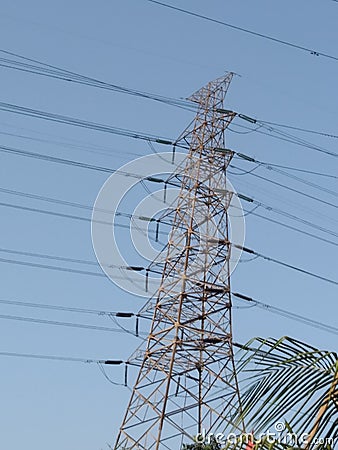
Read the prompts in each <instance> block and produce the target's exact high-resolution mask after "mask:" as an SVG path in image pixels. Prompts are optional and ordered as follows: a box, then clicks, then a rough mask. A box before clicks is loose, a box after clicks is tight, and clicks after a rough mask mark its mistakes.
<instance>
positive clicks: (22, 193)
mask: <svg viewBox="0 0 338 450" xmlns="http://www.w3.org/2000/svg"><path fill="white" fill-rule="evenodd" d="M0 192H4V193H8V194H13V195H18V196H21V197H27V198H32V199H36V200H41V201H45V202H48V203H55V204H62V205H65V206H72V207H76V208H81V209H85V210H89V211H92V210H93V207H91V206H89V205H83V204H80V203H75V202H68V201H63V200H59V199H55V198H51V197H45V196H40V195H35V194H29V193H25V192H21V191H15V190H11V189H4V188H0ZM242 198H243V196H242ZM244 199H246V200H248V201H249V200H250V201H251V200H252V202H255V204H256V205H257V206H261V207H263V208H264V209H266V210H267V211H269V212H271V211H273V212H277V213H279V214H281V215H284V216H286V217H289V218H291V219H293V220H296V221H299V222H301V223H303V224H306V225H309V222H307V221H305V223H304V222H303V219H301V218H299V217H297V216H294V215H289V213H286V212H284V211H281V210H275V208H273V207H271V206H267V205H264V204H263V203H261V202H257V201H255V200H253V199H249V197H246V196H244ZM0 206H3V207H9V208H14V209H18V210H24V211H29V212H34V213H40V214H46V215H52V216H56V217H61V218H67V219H71V220H80V221H85V222H91V221H93V220H91V219H90V218H86V217H81V216H76V215H74V214H65V213H58V212H55V211H49V210H44V209H41V208H31V207H25V206H21V205H15V204H12V203H5V202H0ZM105 212H106V213H111V211H105ZM244 212H245V213H246V215H253V216H256V217H259V218H261V219H264V220H266V221H268V222H271V223H275V224H277V225H280V226H282V227H284V228H287V229H290V230H292V231H296V232H299V233H302V234H303V235H306V236H309V237H311V238H314V239H316V240H319V241H322V242H326V243H328V244H331V245H335V246H337V245H338V243H336V242H334V241H331V240H329V239H325V238H323V237H321V236H318V235H317V234H312V233H309V232H308V231H305V230H303V229H300V228H296V227H294V226H291V225H289V224H285V223H283V222H280V221H277V220H274V219H272V218H269V217H266V216H262V215H261V214H258V213H257V212H256V211H253V210H251V211H248V210H244ZM115 216H121V217H127V218H129V219H139V220H143V221H146V222H156V223H157V224H159V223H162V224H164V225H170V224H169V223H168V222H165V221H164V220H162V219H154V218H151V217H146V216H137V215H133V214H129V213H124V212H116V213H115ZM290 216H291V217H290ZM94 222H97V221H94ZM100 223H103V224H107V225H109V226H111V225H112V222H103V221H100ZM114 226H116V227H118V228H124V229H127V230H130V229H131V228H132V229H133V228H135V227H133V226H132V225H131V224H130V225H124V224H120V223H117V222H114ZM311 226H312V227H315V228H316V229H317V227H316V225H315V224H312V223H311ZM135 229H137V230H139V231H143V232H144V233H148V234H149V230H147V229H142V228H139V227H137V228H135ZM320 230H321V231H322V227H320ZM324 231H330V230H327V229H324ZM156 234H161V235H163V236H166V235H167V233H165V232H163V231H161V230H156ZM154 239H155V241H156V237H155V238H154Z"/></svg>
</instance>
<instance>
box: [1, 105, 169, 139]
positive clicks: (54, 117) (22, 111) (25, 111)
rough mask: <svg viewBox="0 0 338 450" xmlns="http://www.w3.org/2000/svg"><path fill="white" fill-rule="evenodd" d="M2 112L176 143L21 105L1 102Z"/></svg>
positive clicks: (132, 136) (130, 136)
mask: <svg viewBox="0 0 338 450" xmlns="http://www.w3.org/2000/svg"><path fill="white" fill-rule="evenodd" d="M0 110H1V111H5V112H10V113H13V114H19V115H23V116H27V117H33V118H38V119H43V120H48V121H51V122H57V123H61V124H65V125H73V126H76V127H81V128H86V129H89V130H95V131H101V132H104V133H110V134H115V135H118V136H125V137H129V138H132V139H141V140H144V141H151V142H156V143H158V144H164V145H173V144H174V142H172V141H170V140H168V139H162V138H160V137H159V136H156V135H153V134H145V133H140V132H138V131H133V130H128V129H124V128H119V127H113V126H110V125H103V124H99V123H95V122H90V121H87V120H81V119H77V118H74V117H69V116H64V115H61V114H54V113H50V112H46V111H40V110H38V109H32V108H26V107H24V106H20V105H14V104H11V103H4V102H0Z"/></svg>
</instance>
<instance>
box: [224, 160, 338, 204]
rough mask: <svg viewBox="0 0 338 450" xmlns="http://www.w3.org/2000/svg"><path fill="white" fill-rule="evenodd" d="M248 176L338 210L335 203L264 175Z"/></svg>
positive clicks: (251, 173)
mask: <svg viewBox="0 0 338 450" xmlns="http://www.w3.org/2000/svg"><path fill="white" fill-rule="evenodd" d="M231 167H233V168H234V169H237V170H242V171H244V170H243V169H241V168H240V167H236V166H234V165H233V164H232V165H231ZM244 172H245V171H244ZM248 175H252V176H253V177H256V178H259V179H261V180H264V181H267V182H268V183H272V184H274V185H276V186H279V187H282V188H284V189H287V190H289V191H291V192H295V193H296V194H299V195H302V196H304V197H307V198H310V199H311V200H315V201H317V202H319V203H322V204H325V205H327V206H332V207H333V208H338V205H336V204H334V203H331V202H327V201H326V200H323V199H321V198H318V197H315V196H314V195H311V194H307V193H306V192H303V191H300V190H299V189H295V188H293V187H291V186H287V185H285V184H283V183H279V182H278V181H274V180H270V179H269V178H266V177H263V176H262V175H258V174H256V173H253V172H252V171H250V172H248Z"/></svg>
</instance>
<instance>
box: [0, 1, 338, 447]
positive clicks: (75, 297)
mask: <svg viewBox="0 0 338 450" xmlns="http://www.w3.org/2000/svg"><path fill="white" fill-rule="evenodd" d="M183 3H184V7H186V8H188V9H192V10H194V11H196V12H199V13H202V14H207V15H209V16H212V17H215V18H218V19H220V20H224V21H226V22H230V23H234V24H236V25H239V26H242V27H247V28H250V29H253V30H256V31H259V32H263V33H266V34H270V35H273V36H276V37H280V38H281V39H286V40H289V41H294V42H296V43H299V44H300V45H304V46H306V47H310V48H314V49H315V50H318V51H323V52H326V53H330V54H333V55H337V54H338V53H337V42H338V29H337V18H338V4H337V3H336V2H334V1H331V0H311V1H305V0H297V1H291V0H288V1H284V2H281V1H280V2H271V1H268V0H265V1H264V0H257V1H255V2H252V1H248V0H247V1H245V0H240V1H237V2H230V1H229V2H225V1H222V0H213V1H211V2H204V1H201V0H194V1H193V0H186V1H185V2H179V1H178V0H172V4H174V5H177V6H182V4H183ZM0 36H1V47H2V48H3V49H5V50H9V51H13V52H17V53H20V54H23V55H25V56H28V57H32V58H36V59H40V60H42V61H45V62H47V63H50V64H55V65H58V66H61V67H64V68H68V69H69V70H74V71H78V72H81V73H83V74H86V75H89V76H93V77H96V78H99V79H102V80H105V81H108V82H112V83H115V84H121V85H123V86H127V87H131V88H136V89H140V90H145V91H151V92H156V93H159V94H162V95H165V96H172V97H175V98H179V97H187V96H189V94H191V93H192V92H194V91H195V90H196V89H198V88H199V87H201V86H203V85H204V84H205V83H206V82H208V81H209V80H211V79H213V78H216V77H218V76H220V75H222V74H223V73H224V72H225V71H226V70H232V71H234V72H236V73H238V74H240V75H241V77H236V78H235V79H234V81H233V83H232V86H231V90H230V93H229V98H228V101H229V103H228V107H229V108H233V109H234V110H236V111H240V112H242V113H244V114H247V115H251V116H254V117H258V118H260V119H264V120H270V121H275V122H280V123H287V124H294V125H298V126H303V127H306V128H313V129H317V130H322V131H328V132H331V133H335V134H337V131H338V129H337V112H338V111H337V108H338V107H337V79H338V62H337V61H332V60H329V59H325V58H322V57H316V56H311V55H309V54H306V53H302V52H300V51H298V50H294V49H291V48H287V47H282V46H279V45H276V44H274V43H272V42H269V41H265V40H262V39H260V38H255V37H252V36H248V35H244V34H241V33H238V32H236V31H233V30H229V29H226V28H224V27H221V26H218V25H216V24H211V23H207V22H203V21H201V20H198V19H194V18H191V17H187V16H184V15H181V14H179V13H176V12H173V11H168V10H166V9H163V8H160V7H158V6H156V5H153V4H150V3H148V2H147V1H145V0H124V1H116V0H115V1H114V0H111V1H99V2H89V1H86V0H84V1H81V2H80V1H78V0H74V1H72V2H69V1H65V0H60V1H59V2H53V3H52V2H44V1H41V0H32V1H30V2H29V3H27V2H25V1H23V0H17V1H15V2H13V1H9V0H3V1H2V5H1V15H0ZM0 77H1V95H0V101H2V102H8V103H14V104H18V105H23V106H27V107H31V108H36V109H41V110H46V111H51V112H55V113H59V114H66V115H69V116H73V117H79V118H83V119H86V120H92V121H95V122H100V123H105V124H110V125H114V126H119V127H122V128H130V129H135V130H140V131H144V132H149V133H154V134H157V135H164V136H169V137H176V136H178V135H179V134H180V132H181V131H182V130H183V129H184V128H185V126H186V125H187V124H188V122H189V121H190V120H191V119H192V115H191V114H190V113H189V112H186V111H181V110H178V109H175V108H171V107H169V106H163V105H158V104H156V103H154V102H150V101H144V100H141V99H138V98H134V97H128V96H124V95H120V94H114V93H109V92H105V91H100V90H96V89H94V88H89V87H84V86H77V85H72V84H67V83H64V82H62V81H56V80H51V79H46V78H41V77H37V76H34V75H29V74H23V73H18V72H14V71H9V70H6V69H3V68H1V69H0ZM238 123H239V122H238ZM244 124H245V123H244ZM234 129H236V128H234ZM237 130H238V131H241V130H239V129H237ZM242 131H243V130H242ZM4 133H7V134H4ZM8 133H11V134H15V135H25V136H29V137H31V138H34V139H35V138H38V139H44V140H46V141H48V142H39V141H35V140H31V139H27V138H20V137H18V136H10V135H8ZM302 137H305V138H308V139H309V140H311V142H314V143H316V144H318V145H322V146H324V147H326V148H328V149H329V150H331V151H335V152H337V140H334V139H326V138H319V137H318V136H311V135H308V136H306V135H305V136H302ZM0 140H1V141H0V142H1V145H8V146H12V147H17V148H21V149H25V150H28V151H37V152H41V153H45V154H48V155H54V156H59V157H64V158H69V159H76V160H81V161H85V162H88V163H91V164H97V165H105V166H110V167H113V168H117V167H119V166H120V165H121V164H123V163H125V162H127V161H129V160H131V159H132V158H133V156H132V155H131V154H130V153H135V154H138V155H145V154H147V153H149V152H150V149H149V147H148V146H147V145H146V143H142V142H139V141H133V140H129V139H126V138H120V137H116V136H112V135H107V134H103V133H99V132H95V131H88V130H83V129H76V128H74V127H70V126H66V125H58V124H53V123H48V122H43V121H39V120H37V119H29V118H26V117H23V116H22V117H20V116H17V115H12V114H9V113H4V112H1V113H0ZM60 140H62V141H63V142H65V143H67V144H69V143H73V144H74V143H75V144H77V145H79V146H80V147H81V145H83V143H87V145H89V146H91V147H92V150H95V149H94V148H93V147H94V146H96V150H98V147H100V150H103V151H105V152H107V154H101V153H98V152H93V153H92V152H88V151H84V149H83V148H82V149H81V148H71V147H65V146H61V145H59V144H56V143H53V142H52V141H60ZM71 140H74V141H71ZM78 141H80V144H79V142H78ZM228 144H229V146H230V147H232V148H234V149H235V150H237V151H239V152H242V153H245V154H249V155H252V156H254V157H255V158H257V159H261V160H264V161H269V162H272V163H277V164H284V165H291V166H297V167H303V168H305V169H308V170H317V171H320V172H327V173H328V172H330V173H335V174H337V165H335V164H336V159H335V158H330V157H328V156H326V155H324V154H320V153H316V152H314V151H312V150H310V149H307V148H302V147H297V146H294V145H291V144H288V143H286V142H282V141H279V140H274V139H272V138H270V137H267V136H263V135H260V134H257V133H250V134H236V133H233V132H230V133H229V134H228ZM242 167H247V168H248V169H249V168H250V166H244V165H242ZM0 171H1V172H0V173H1V178H0V180H1V181H0V187H1V188H6V189H14V190H19V191H26V192H29V193H34V194H40V195H46V196H50V197H55V198H59V199H64V200H67V201H74V202H80V203H84V204H89V205H92V204H93V202H94V201H95V198H96V195H97V193H98V191H99V189H100V187H101V186H102V184H103V183H104V181H105V179H106V178H107V176H106V174H103V173H95V172H91V171H86V170H83V169H76V168H74V167H63V166H61V165H60V166H59V165H56V164H50V163H47V162H43V161H39V160H33V159H32V160H30V159H25V158H20V157H16V156H13V155H9V154H1V165H0ZM257 173H259V174H261V175H264V176H267V177H272V178H274V179H275V180H277V181H280V182H283V183H286V184H289V185H290V186H292V187H295V188H298V189H301V190H306V192H308V193H310V194H313V195H317V196H319V197H320V198H323V199H325V200H326V201H330V202H331V201H333V202H334V201H335V197H333V196H331V195H330V194H327V193H324V192H320V191H317V190H314V189H312V188H310V187H306V186H304V185H302V184H299V183H296V182H295V181H292V182H291V180H289V179H288V178H283V177H282V176H278V177H276V175H273V174H272V173H271V172H268V171H266V170H264V169H259V172H257ZM302 176H303V177H304V178H307V179H308V180H309V181H313V182H316V183H320V184H321V185H322V186H325V187H326V188H329V189H335V190H336V187H337V186H336V185H335V184H334V183H333V182H332V181H331V182H330V181H329V180H326V179H324V178H323V179H322V178H320V177H314V176H311V175H308V176H306V175H302ZM231 182H232V183H233V185H234V186H235V188H236V189H237V190H238V192H242V193H243V194H246V195H248V196H251V197H254V198H256V199H257V200H260V201H262V202H264V203H267V204H269V205H273V206H275V207H279V208H280V209H283V210H285V211H288V212H289V213H291V214H298V215H300V216H301V217H303V218H305V219H306V220H308V221H311V222H313V223H316V224H318V225H321V226H323V227H327V228H330V229H331V230H334V231H335V230H337V214H336V209H334V208H332V207H329V206H327V205H326V206H324V205H323V204H320V203H318V202H314V201H312V200H310V199H306V198H304V197H301V196H299V195H297V194H293V193H291V192H289V191H287V190H284V189H282V188H274V187H272V186H270V185H269V184H267V183H264V182H262V181H259V180H257V179H255V178H254V177H252V176H250V175H247V176H235V175H232V177H231ZM0 201H1V202H11V203H15V204H18V205H25V206H29V207H37V208H39V207H41V208H45V209H48V208H49V209H50V210H57V211H59V212H65V213H68V214H72V213H75V214H81V215H83V216H84V217H85V216H86V212H85V211H83V212H81V211H74V209H72V208H66V207H64V206H58V207H57V206H55V205H46V204H43V203H42V202H38V201H36V200H29V199H24V198H15V197H13V196H10V195H7V194H3V193H0ZM127 206H128V205H127ZM0 212H1V224H0V227H1V240H0V247H1V248H11V249H15V250H23V251H28V252H30V251H31V252H40V253H49V254H52V255H53V254H54V255H60V256H66V257H72V258H80V259H89V260H94V252H93V249H92V243H91V236H90V224H89V223H88V222H79V221H72V220H67V219H62V218H57V217H53V216H46V215H40V214H35V213H30V212H27V211H26V212H25V211H20V210H11V209H9V208H5V207H0ZM261 213H262V214H268V213H267V212H266V211H265V212H264V211H263V210H262V211H261ZM87 217H88V215H87ZM270 217H272V218H274V219H278V216H276V215H275V216H273V215H271V216H270ZM282 220H283V219H282ZM285 221H286V222H287V223H290V224H292V222H291V221H288V220H287V219H285ZM125 223H127V222H125ZM246 225H247V238H246V245H247V246H248V247H250V248H254V249H256V250H257V251H260V252H262V253H264V254H267V255H271V256H273V257H276V258H279V259H282V260H284V261H287V262H290V263H292V264H295V265H298V266H300V267H304V268H306V269H308V270H310V271H313V272H317V273H319V274H322V275H325V276H328V277H329V278H336V276H337V258H336V254H335V252H336V248H335V247H334V246H332V245H328V244H325V243H323V242H320V241H316V240H313V239H310V238H308V237H305V236H302V235H300V234H297V233H293V232H291V231H289V230H285V229H283V228H280V227H278V226H277V225H273V224H270V223H267V222H265V221H263V220H261V219H258V218H255V217H253V216H251V217H250V216H248V218H247V222H246ZM294 225H296V226H301V227H302V225H300V224H298V225H297V224H294ZM303 228H304V229H306V230H308V231H311V229H310V228H305V226H304V227H303ZM312 231H313V230H312ZM314 232H315V233H316V231H314ZM318 233H319V232H318ZM319 234H320V233H319ZM320 235H321V236H325V235H324V234H320ZM327 237H328V238H330V236H327ZM331 238H332V239H333V240H334V239H335V238H334V237H332V236H331ZM0 257H4V258H7V257H8V255H5V254H1V255H0ZM12 259H15V257H12ZM21 260H26V261H32V259H31V258H27V259H25V258H23V257H22V258H21ZM34 262H40V263H41V261H38V260H34ZM130 263H132V261H130ZM51 264H52V263H51ZM71 267H77V268H79V269H81V268H84V267H82V266H74V265H72V266H71ZM89 270H92V269H91V268H90V267H89ZM0 274H1V293H0V298H1V299H12V300H21V301H27V302H37V303H48V304H52V305H53V304H61V305H68V306H77V307H85V308H95V309H110V310H113V311H114V310H115V311H116V310H122V311H123V310H129V311H137V310H138V309H139V308H140V307H141V306H142V302H143V301H142V299H138V298H133V297H132V296H130V295H128V294H126V293H124V292H122V291H120V290H119V289H118V288H116V287H115V286H114V285H113V284H112V283H111V282H110V281H109V280H106V279H104V278H100V277H86V276H83V275H76V274H69V273H61V272H54V271H48V270H42V269H36V268H29V267H20V266H16V265H11V264H4V263H0ZM232 283H233V290H235V291H239V292H242V293H244V294H247V295H250V296H252V297H255V298H258V299H260V300H261V301H263V302H266V303H271V304H273V305H275V306H279V307H282V308H285V309H290V310H292V311H294V312H296V313H298V314H304V315H306V316H308V317H311V318H314V319H316V320H320V321H323V322H327V323H329V324H332V325H335V324H336V322H337V316H338V307H337V291H336V288H335V287H334V286H332V285H329V284H325V283H323V282H321V281H319V280H316V279H311V278H309V277H306V276H304V275H301V274H299V273H295V272H292V271H289V270H287V269H285V268H282V267H279V266H276V265H273V264H271V263H268V262H264V261H260V260H257V261H253V262H247V263H242V264H240V265H239V267H238V268H237V270H236V272H235V274H234V276H233V281H232ZM237 304H239V303H237ZM0 310H1V314H10V315H17V316H29V317H37V318H42V319H50V320H60V321H69V322H71V321H72V322H81V323H91V324H97V325H103V326H115V325H114V324H113V323H112V322H111V321H109V319H107V318H104V317H86V316H81V315H76V314H74V315H72V314H70V313H61V312H57V311H39V310H34V309H32V310H30V309H28V308H22V307H14V306H6V305H1V306H0ZM234 317H235V339H236V340H237V341H240V342H244V341H247V340H248V339H250V338H251V337H253V336H257V335H259V336H273V337H280V336H283V335H290V336H293V337H296V338H298V339H301V340H304V341H306V342H309V343H311V344H313V345H315V346H318V347H320V348H323V349H328V350H336V348H337V339H336V337H335V336H333V335H330V334H327V333H325V332H323V331H319V330H316V329H312V328H309V327H306V326H305V325H302V324H299V323H297V322H293V321H290V320H287V319H283V318H281V317H279V316H274V315H271V314H269V313H267V312H262V311H261V310H259V309H255V308H253V309H249V310H248V309H236V310H235V312H234ZM123 323H125V322H123ZM138 344H139V342H138V340H137V339H136V338H133V337H132V336H128V335H125V334H118V333H116V334H114V333H109V332H100V331H93V330H80V329H73V328H69V329H68V328H62V327H56V326H54V327H53V326H47V325H38V324H31V323H25V322H19V321H10V320H1V343H0V351H10V352H20V353H37V354H51V355H63V356H76V357H85V358H87V357H89V358H95V359H96V358H98V359H100V358H103V359H106V358H121V359H126V358H128V357H129V355H130V354H131V353H132V351H133V350H134V349H135V348H136V346H137V345H138ZM0 366H1V368H0V370H1V411H0V424H1V425H0V447H1V448H4V449H6V450H19V449H23V448H25V449H28V450H30V449H32V450H33V449H34V450H45V449H46V448H47V447H48V449H49V450H59V449H62V450H75V449H79V448H81V450H100V449H103V448H106V447H105V446H106V443H107V442H109V443H111V444H113V442H114V437H115V433H116V431H117V429H118V426H119V424H120V422H121V420H122V416H123V414H124V409H125V407H126V402H127V400H128V398H129V392H128V390H126V389H124V388H122V387H114V386H113V385H112V384H110V383H108V381H107V380H106V379H105V378H104V377H103V376H102V374H101V373H100V372H99V370H98V368H97V367H96V365H94V364H93V365H85V364H80V363H70V362H52V361H38V360H30V359H27V360H24V359H15V358H5V357H0ZM107 373H108V374H109V376H110V377H111V378H112V379H114V380H115V381H117V382H121V381H122V371H121V370H120V369H118V368H117V369H116V368H111V369H108V371H107ZM130 381H132V378H131V380H130Z"/></svg>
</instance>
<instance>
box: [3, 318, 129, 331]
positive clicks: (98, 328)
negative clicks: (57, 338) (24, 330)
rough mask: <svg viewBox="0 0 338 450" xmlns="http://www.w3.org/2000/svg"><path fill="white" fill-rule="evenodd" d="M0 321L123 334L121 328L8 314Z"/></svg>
mask: <svg viewBox="0 0 338 450" xmlns="http://www.w3.org/2000/svg"><path fill="white" fill-rule="evenodd" d="M0 319H4V320H18V321H20V322H31V323H38V324H43V325H56V326H62V327H70V328H82V329H85V330H96V331H109V332H114V333H123V332H124V331H123V330H121V328H111V327H105V326H100V325H89V324H83V323H74V322H61V321H56V320H47V319H37V318H35V317H24V316H12V315H10V314H0Z"/></svg>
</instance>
